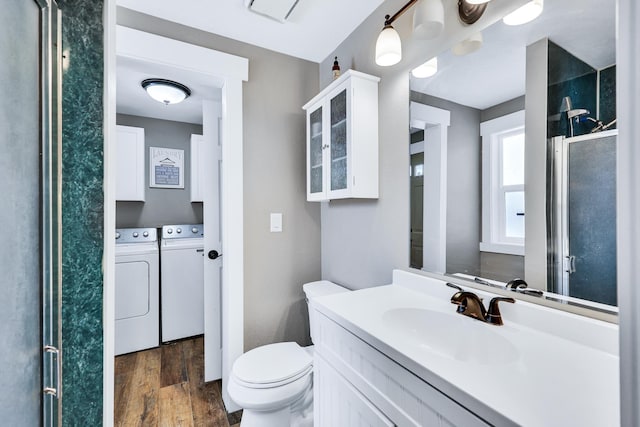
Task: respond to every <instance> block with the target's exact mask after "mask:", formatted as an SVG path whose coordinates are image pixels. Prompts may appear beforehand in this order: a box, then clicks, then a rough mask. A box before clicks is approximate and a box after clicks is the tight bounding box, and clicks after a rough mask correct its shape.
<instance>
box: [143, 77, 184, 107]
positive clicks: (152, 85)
mask: <svg viewBox="0 0 640 427" xmlns="http://www.w3.org/2000/svg"><path fill="white" fill-rule="evenodd" d="M141 85H142V88H143V89H144V90H146V91H147V93H148V94H149V96H150V97H151V98H153V99H155V100H156V101H158V102H162V103H163V104H165V105H169V104H177V103H179V102H182V101H184V100H185V99H187V98H188V97H189V96H190V95H191V90H190V89H189V88H188V87H186V86H185V85H183V84H182V83H178V82H174V81H173V80H167V79H146V80H143V81H142V83H141Z"/></svg>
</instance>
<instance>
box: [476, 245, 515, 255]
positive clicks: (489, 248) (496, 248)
mask: <svg viewBox="0 0 640 427" xmlns="http://www.w3.org/2000/svg"><path fill="white" fill-rule="evenodd" d="M480 252H493V253H496V254H507V255H520V256H524V245H510V244H508V243H491V242H489V243H485V242H480Z"/></svg>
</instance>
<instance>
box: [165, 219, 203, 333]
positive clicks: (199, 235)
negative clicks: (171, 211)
mask: <svg viewBox="0 0 640 427" xmlns="http://www.w3.org/2000/svg"><path fill="white" fill-rule="evenodd" d="M203 236H204V227H203V225H202V224H185V225H165V226H163V227H162V239H161V242H160V265H161V267H160V275H161V289H162V292H161V294H162V295H161V317H162V341H163V342H167V341H173V340H177V339H180V338H186V337H192V336H194V335H201V334H204V237H203Z"/></svg>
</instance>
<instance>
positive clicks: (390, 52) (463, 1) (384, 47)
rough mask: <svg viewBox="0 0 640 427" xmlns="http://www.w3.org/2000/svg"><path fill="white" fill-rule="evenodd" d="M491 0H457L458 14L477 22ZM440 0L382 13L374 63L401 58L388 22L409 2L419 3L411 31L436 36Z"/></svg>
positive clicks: (422, 0)
mask: <svg viewBox="0 0 640 427" xmlns="http://www.w3.org/2000/svg"><path fill="white" fill-rule="evenodd" d="M489 1H490V0H458V15H459V17H460V20H461V21H462V22H464V23H465V24H467V25H471V24H473V23H474V22H476V21H477V20H478V19H480V17H481V16H482V14H483V13H484V11H485V9H486V8H487V3H488V2H489ZM534 1H542V0H534ZM442 2H443V0H410V1H409V2H408V3H407V4H405V5H404V6H402V9H400V10H399V11H398V12H396V14H395V15H393V16H390V15H386V16H385V17H384V27H383V28H382V31H381V32H380V35H379V36H378V40H377V41H376V64H378V65H380V66H382V67H388V66H391V65H395V64H397V63H398V62H400V60H401V59H402V41H401V40H400V35H399V34H398V32H397V31H396V30H395V29H394V28H393V26H392V25H391V24H393V22H394V21H395V20H396V19H398V18H399V17H400V16H401V15H402V14H403V13H405V12H406V11H407V10H409V8H411V6H413V5H415V4H416V3H419V4H418V7H417V8H416V11H415V13H414V15H413V34H414V36H415V37H416V38H420V39H433V38H436V37H438V36H439V35H440V34H441V33H442V31H443V29H444V6H443V4H442Z"/></svg>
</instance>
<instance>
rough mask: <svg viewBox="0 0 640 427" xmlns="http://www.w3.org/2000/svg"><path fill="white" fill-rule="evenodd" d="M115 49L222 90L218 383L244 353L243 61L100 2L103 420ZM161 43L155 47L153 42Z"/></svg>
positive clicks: (110, 321)
mask: <svg viewBox="0 0 640 427" xmlns="http://www.w3.org/2000/svg"><path fill="white" fill-rule="evenodd" d="M120 37H126V39H127V43H126V45H123V44H121V45H120V47H119V48H118V50H119V51H120V52H119V53H120V54H123V55H124V56H132V57H135V58H138V59H143V60H147V61H151V62H160V63H163V64H166V65H170V66H174V67H179V68H188V69H190V70H193V71H198V72H201V73H204V74H207V75H210V76H211V78H212V82H213V83H214V84H215V83H217V85H218V86H219V87H221V88H222V158H223V159H224V161H223V167H222V174H221V178H222V186H221V190H222V194H221V203H222V215H221V222H222V252H223V253H224V254H225V256H224V259H223V263H224V269H223V277H222V381H223V384H226V381H227V379H228V377H229V373H230V371H231V366H232V364H233V362H234V361H235V359H237V358H238V357H239V356H240V355H241V354H242V353H243V351H244V309H243V298H244V256H243V252H244V237H243V217H244V215H243V168H242V166H243V130H242V127H243V120H242V119H243V114H242V102H243V98H242V82H243V81H247V80H248V69H249V63H248V60H247V59H246V58H242V57H239V56H235V55H230V54H226V53H222V52H219V51H215V50H213V49H207V48H203V47H200V46H195V45H191V44H188V43H184V42H180V41H177V40H173V39H169V38H166V37H161V36H157V35H153V34H149V33H145V32H143V31H138V30H134V29H131V28H126V27H121V26H118V25H117V24H116V0H106V2H105V58H104V59H105V93H104V96H105V116H104V120H105V127H104V128H105V139H104V161H105V165H104V173H105V175H104V198H105V204H104V230H105V232H104V306H103V321H104V331H103V334H104V336H103V338H104V347H103V358H104V359H103V363H104V365H103V375H104V377H103V425H105V426H112V425H113V411H114V373H115V372H114V329H115V295H114V281H115V216H116V212H115V205H116V203H115V176H114V170H115V158H116V156H115V154H116V153H115V144H111V143H109V142H110V141H112V140H113V138H114V137H115V134H116V131H115V126H116V111H115V109H116V107H115V106H116V92H115V88H116V83H115V81H116V78H115V73H116V45H117V40H118V38H120ZM159 46H161V47H159ZM222 398H223V401H224V403H225V405H226V408H227V410H228V411H230V412H232V411H235V410H238V409H240V408H239V407H237V406H236V405H235V403H233V402H232V401H231V399H230V398H229V395H228V393H227V391H226V388H225V387H224V386H223V388H222Z"/></svg>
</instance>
